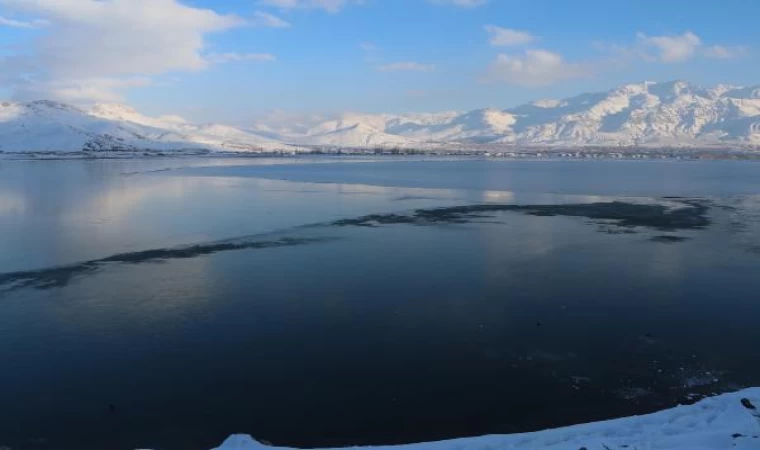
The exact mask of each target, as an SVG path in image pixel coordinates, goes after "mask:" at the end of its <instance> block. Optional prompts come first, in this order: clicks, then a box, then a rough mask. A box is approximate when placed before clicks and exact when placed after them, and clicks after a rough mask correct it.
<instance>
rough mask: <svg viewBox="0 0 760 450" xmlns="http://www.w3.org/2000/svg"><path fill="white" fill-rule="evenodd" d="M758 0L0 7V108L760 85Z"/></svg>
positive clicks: (147, 107)
mask: <svg viewBox="0 0 760 450" xmlns="http://www.w3.org/2000/svg"><path fill="white" fill-rule="evenodd" d="M757 17H760V1H757V0H722V1H720V2H717V1H711V0H616V1H610V0H572V1H570V0H567V1H565V0H0V98H4V99H9V100H21V101H27V100H35V99H53V100H60V101H64V102H69V103H74V104H90V103H97V102H117V103H126V104H128V105H131V106H133V107H135V108H136V109H138V110H139V111H141V112H143V113H146V114H151V115H161V114H176V115H180V116H183V117H185V118H188V119H190V120H194V121H204V122H205V121H217V122H225V123H233V124H246V123H249V122H250V121H253V120H257V119H261V118H265V117H272V116H277V117H289V116H290V115H293V116H298V115H309V114H335V113H339V112H347V111H353V112H371V113H378V112H388V113H401V112H427V111H431V112H433V111H445V110H469V109H476V108H484V107H496V108H508V107H513V106H516V105H519V104H522V103H525V102H528V101H532V100H537V99H545V98H562V97H568V96H572V95H576V94H580V93H583V92H594V91H602V90H607V89H611V88H613V87H615V86H618V85H620V84H624V83H632V82H641V81H645V80H646V81H669V80H674V79H682V80H686V81H690V82H693V83H697V84H700V85H706V86H710V85H715V84H720V83H728V84H735V85H753V84H760V59H759V58H758V52H759V51H760V27H757V26H756V22H757Z"/></svg>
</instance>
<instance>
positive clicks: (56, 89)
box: [16, 77, 154, 103]
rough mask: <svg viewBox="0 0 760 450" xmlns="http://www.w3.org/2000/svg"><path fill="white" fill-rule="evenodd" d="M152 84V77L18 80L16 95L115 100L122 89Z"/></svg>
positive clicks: (95, 100) (118, 99) (61, 98)
mask: <svg viewBox="0 0 760 450" xmlns="http://www.w3.org/2000/svg"><path fill="white" fill-rule="evenodd" d="M152 84H154V82H153V80H151V79H150V78H147V77H125V78H107V77H106V78H104V77H84V78H75V79H65V78H61V79H58V80H49V79H41V80H34V82H29V83H21V84H19V85H18V86H17V92H16V95H17V96H18V97H20V98H26V99H46V98H54V99H56V100H60V101H64V102H69V103H89V102H118V101H121V100H122V92H123V91H124V90H125V89H129V88H134V87H143V86H150V85H152Z"/></svg>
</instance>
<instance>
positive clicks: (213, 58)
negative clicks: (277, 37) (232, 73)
mask: <svg viewBox="0 0 760 450" xmlns="http://www.w3.org/2000/svg"><path fill="white" fill-rule="evenodd" d="M206 58H207V59H208V60H209V61H210V62H213V63H227V62H232V61H274V60H276V59H277V58H276V57H275V56H274V55H270V54H269V53H234V52H228V53H212V54H210V55H207V56H206Z"/></svg>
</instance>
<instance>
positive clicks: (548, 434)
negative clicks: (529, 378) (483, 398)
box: [214, 388, 760, 450]
mask: <svg viewBox="0 0 760 450" xmlns="http://www.w3.org/2000/svg"><path fill="white" fill-rule="evenodd" d="M742 399H747V400H749V401H750V402H751V403H753V404H760V388H752V389H747V390H744V391H740V392H736V393H732V394H724V395H721V396H717V397H712V398H707V399H704V400H702V401H700V402H699V403H696V404H694V405H690V406H679V407H676V408H673V409H669V410H665V411H661V412H658V413H654V414H649V415H646V416H636V417H627V418H623V419H617V420H610V421H606V422H597V423H589V424H583V425H576V426H571V427H566V428H557V429H553V430H546V431H539V432H536V433H523V434H512V435H503V436H500V435H493V436H484V437H477V438H466V439H455V440H451V441H441V442H428V443H421V444H410V445H401V446H386V447H368V448H369V449H372V450H579V449H581V448H585V449H587V450H619V449H629V450H634V449H638V450H651V449H658V450H728V449H737V450H750V449H752V450H758V449H760V422H759V421H758V419H757V418H755V417H754V416H753V415H752V414H751V412H752V411H750V410H748V409H747V408H745V406H743V405H742ZM547 407H548V406H547ZM267 449H269V450H273V447H269V446H266V445H264V444H262V443H260V442H258V441H256V440H255V439H253V438H252V437H250V436H247V435H234V436H231V437H230V438H228V439H227V440H226V441H225V442H224V443H223V444H222V445H221V446H220V447H218V448H216V449H214V450H267ZM280 449H281V450H284V449H283V448H280Z"/></svg>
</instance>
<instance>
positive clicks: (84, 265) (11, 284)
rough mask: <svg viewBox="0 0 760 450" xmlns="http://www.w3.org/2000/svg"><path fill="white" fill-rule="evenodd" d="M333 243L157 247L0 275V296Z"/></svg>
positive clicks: (296, 241)
mask: <svg viewBox="0 0 760 450" xmlns="http://www.w3.org/2000/svg"><path fill="white" fill-rule="evenodd" d="M330 240H334V238H293V237H284V238H280V239H275V240H254V239H250V238H238V239H231V240H224V241H216V242H209V243H203V244H194V245H188V246H182V247H173V248H160V249H152V250H143V251H139V252H130V253H119V254H116V255H112V256H108V257H105V258H101V259H94V260H91V261H84V262H80V263H76V264H71V265H67V266H59V267H52V268H45V269H39V270H28V271H21V272H11V273H5V274H0V293H2V292H7V291H12V290H15V289H21V288H29V287H31V288H35V289H52V288H58V287H64V286H66V285H68V284H69V283H70V282H71V281H72V280H73V279H75V278H77V277H81V276H84V275H87V274H91V273H94V272H96V271H98V270H100V269H102V268H103V267H104V266H106V265H110V264H142V263H149V262H161V261H169V260H175V259H188V258H195V257H198V256H206V255H212V254H214V253H220V252H228V251H233V250H255V249H266V248H278V247H293V246H296V245H305V244H313V243H319V242H325V241H330Z"/></svg>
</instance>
